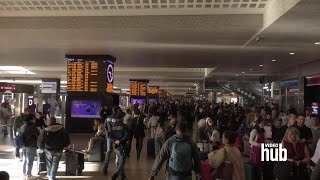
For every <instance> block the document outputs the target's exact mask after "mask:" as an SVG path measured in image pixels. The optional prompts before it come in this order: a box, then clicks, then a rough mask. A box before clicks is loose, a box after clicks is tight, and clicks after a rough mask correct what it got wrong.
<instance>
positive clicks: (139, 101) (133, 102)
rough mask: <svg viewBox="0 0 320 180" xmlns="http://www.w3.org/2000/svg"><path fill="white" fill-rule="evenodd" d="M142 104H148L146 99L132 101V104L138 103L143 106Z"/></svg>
mask: <svg viewBox="0 0 320 180" xmlns="http://www.w3.org/2000/svg"><path fill="white" fill-rule="evenodd" d="M142 102H146V100H145V99H131V104H136V103H139V104H141V103H142Z"/></svg>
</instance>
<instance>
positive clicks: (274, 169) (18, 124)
mask: <svg viewBox="0 0 320 180" xmlns="http://www.w3.org/2000/svg"><path fill="white" fill-rule="evenodd" d="M100 115H101V119H96V120H95V121H94V125H95V130H96V132H95V135H94V137H92V138H91V139H90V140H89V143H88V147H87V149H86V150H85V153H87V154H90V152H91V151H92V147H93V145H94V143H95V142H96V141H98V140H103V141H105V142H106V147H107V148H106V157H105V161H104V167H103V173H104V174H105V175H107V174H108V172H109V163H110V159H111V154H112V152H115V154H116V169H115V172H114V173H113V174H112V179H113V180H115V179H117V178H118V177H121V179H126V175H125V163H126V159H127V158H131V157H130V155H131V149H132V148H131V147H132V143H133V142H135V146H136V152H137V157H136V158H137V160H139V159H140V157H141V151H142V149H143V144H144V143H143V142H144V141H145V138H146V137H147V138H148V140H147V141H148V143H147V151H148V155H149V150H150V151H153V153H154V155H155V156H154V157H155V161H154V164H153V167H152V170H151V172H150V177H149V179H150V180H152V179H154V178H155V177H156V176H157V174H158V173H159V171H160V169H161V167H162V166H163V164H164V163H165V162H167V163H166V169H167V172H168V177H167V179H169V180H173V179H192V171H194V172H195V175H196V177H197V178H198V179H201V178H202V179H204V176H205V175H204V171H203V169H204V165H205V164H206V163H208V164H209V165H210V166H211V168H210V175H211V176H212V177H211V178H213V179H214V178H220V179H224V178H221V176H223V177H225V179H227V180H228V179H232V180H245V179H248V178H249V177H247V176H251V175H252V173H250V172H248V171H249V170H248V169H249V168H247V166H248V167H249V166H251V167H253V169H254V170H253V171H255V172H256V173H253V174H255V177H250V178H254V179H264V180H275V179H277V180H287V179H312V180H316V179H317V180H318V179H320V178H319V174H320V161H319V159H320V141H319V138H320V125H319V117H318V115H316V114H312V113H311V110H310V109H309V108H306V110H305V113H303V114H302V113H301V114H298V113H297V111H296V110H295V109H294V108H290V109H289V110H288V111H283V110H280V109H279V107H278V106H277V104H273V105H272V106H267V105H265V106H261V105H252V106H251V107H249V108H244V107H241V106H240V105H239V104H237V103H231V104H225V103H212V102H209V101H194V100H182V99H181V100H172V99H171V100H163V101H160V102H159V103H157V104H154V103H150V104H146V103H142V104H138V103H136V104H133V105H132V106H131V107H127V108H125V109H121V108H120V107H119V106H114V107H112V108H108V107H105V108H103V109H102V110H101V113H100ZM47 125H48V127H47ZM195 127H196V128H195ZM55 133H56V134H57V133H58V134H59V136H57V135H56V134H55ZM147 133H149V134H147ZM18 134H23V136H24V138H23V141H24V143H23V144H24V146H23V157H24V158H23V161H24V163H23V165H24V169H23V171H24V175H26V176H27V177H28V176H30V175H31V174H30V173H31V168H32V161H31V160H32V159H33V158H34V157H35V155H36V149H37V148H39V149H44V150H45V154H46V157H47V163H48V164H49V166H47V169H48V172H49V173H48V175H49V177H50V178H51V179H55V176H56V171H57V168H58V166H57V164H58V162H59V160H60V157H61V153H62V149H63V148H64V147H66V146H68V145H69V144H70V140H69V137H68V135H67V133H66V131H65V130H64V128H63V126H62V125H60V124H57V123H56V121H55V118H54V117H51V118H49V119H47V120H43V118H42V116H41V113H36V115H33V114H32V113H30V112H29V111H28V109H26V110H25V113H24V114H21V115H20V116H19V117H17V118H16V120H15V122H14V135H15V136H16V139H17V137H18ZM55 137H59V139H58V138H57V139H55ZM50 138H51V139H50ZM48 139H50V140H48ZM61 139H64V140H63V141H61ZM133 139H135V141H133ZM151 140H152V141H153V143H151V142H152V141H151ZM149 142H150V144H149ZM246 143H247V144H250V146H246V145H245V144H246ZM264 143H281V144H282V146H283V147H284V148H286V149H287V152H288V153H287V156H288V160H287V161H285V162H280V161H278V162H265V161H263V160H262V159H263V158H265V157H263V154H261V146H262V144H264ZM149 145H150V146H149ZM248 151H249V154H246V153H245V152H248ZM18 152H19V147H17V156H19V153H18ZM151 154H152V153H151ZM245 155H248V156H249V162H245V161H244V159H245V158H244V156H245ZM226 162H229V163H231V164H232V168H231V169H232V172H229V173H228V174H229V177H228V178H227V175H222V174H223V173H221V172H222V171H223V169H224V168H226V167H227V165H226Z"/></svg>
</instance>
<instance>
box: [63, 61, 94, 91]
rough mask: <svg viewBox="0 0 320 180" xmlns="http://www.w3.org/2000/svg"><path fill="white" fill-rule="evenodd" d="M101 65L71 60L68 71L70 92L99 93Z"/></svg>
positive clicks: (68, 89) (68, 88)
mask: <svg viewBox="0 0 320 180" xmlns="http://www.w3.org/2000/svg"><path fill="white" fill-rule="evenodd" d="M98 64H99V63H98V62H96V61H83V60H80V59H69V60H68V69H67V91H68V92H72V91H73V92H98V82H99V77H98V72H99V65H98Z"/></svg>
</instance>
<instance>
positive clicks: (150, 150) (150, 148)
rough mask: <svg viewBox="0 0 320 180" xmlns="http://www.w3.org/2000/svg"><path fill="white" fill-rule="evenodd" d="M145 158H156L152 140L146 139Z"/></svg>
mask: <svg viewBox="0 0 320 180" xmlns="http://www.w3.org/2000/svg"><path fill="white" fill-rule="evenodd" d="M147 156H148V157H152V158H155V157H156V152H155V140H154V138H151V139H148V141H147Z"/></svg>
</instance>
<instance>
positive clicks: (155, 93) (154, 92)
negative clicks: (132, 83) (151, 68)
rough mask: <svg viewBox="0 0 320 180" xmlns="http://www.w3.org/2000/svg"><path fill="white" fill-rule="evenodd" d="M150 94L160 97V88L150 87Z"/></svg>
mask: <svg viewBox="0 0 320 180" xmlns="http://www.w3.org/2000/svg"><path fill="white" fill-rule="evenodd" d="M148 94H149V95H156V96H157V95H159V87H158V86H149V87H148Z"/></svg>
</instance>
